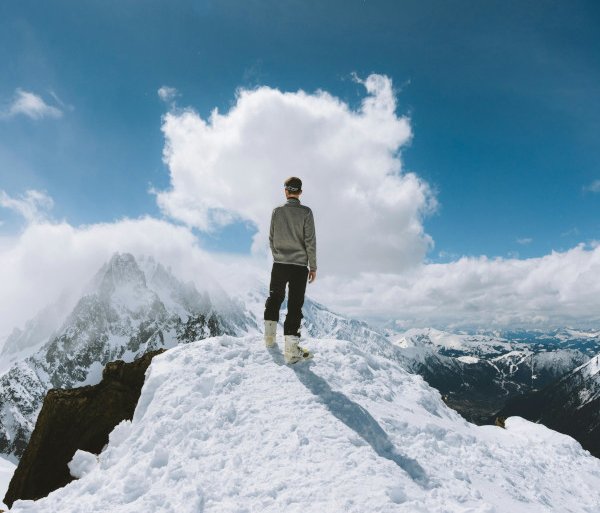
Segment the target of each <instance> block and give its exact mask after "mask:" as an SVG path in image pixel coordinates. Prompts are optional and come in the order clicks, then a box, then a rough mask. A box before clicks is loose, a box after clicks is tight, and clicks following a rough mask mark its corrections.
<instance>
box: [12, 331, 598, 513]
mask: <svg viewBox="0 0 600 513" xmlns="http://www.w3.org/2000/svg"><path fill="white" fill-rule="evenodd" d="M311 349H313V350H314V351H315V353H316V356H315V359H314V360H313V361H311V362H306V363H304V364H297V365H295V366H287V365H285V364H284V363H283V357H282V354H281V351H280V349H278V348H276V349H274V350H272V351H267V350H266V349H264V347H263V342H262V340H261V338H260V337H258V336H245V337H239V338H237V337H232V336H219V337H213V338H209V339H206V340H203V341H199V342H193V343H190V344H187V345H181V346H176V347H174V348H171V349H169V350H168V351H166V352H165V353H163V354H161V355H159V356H156V357H155V358H154V359H153V361H152V364H151V365H150V367H149V368H148V370H147V372H146V380H145V383H144V386H143V388H142V393H141V396H140V399H139V402H138V405H137V407H136V410H135V413H134V416H133V420H132V421H124V422H122V423H121V424H119V425H118V426H117V427H116V428H115V429H114V430H113V432H112V433H111V435H110V441H109V443H108V445H107V446H106V447H105V449H104V450H103V452H102V453H101V454H100V455H99V458H98V461H97V462H96V461H95V458H94V457H93V456H90V455H87V456H86V455H85V454H77V456H76V458H75V459H74V461H73V463H72V465H71V468H72V469H73V470H74V471H75V472H76V473H77V474H78V475H82V477H81V478H80V479H78V480H76V481H73V482H72V483H70V484H69V485H67V486H66V487H64V488H62V489H59V490H56V491H54V492H52V493H51V494H50V495H49V496H48V497H46V498H44V499H40V500H39V501H35V502H33V501H17V502H15V503H14V505H13V508H12V510H11V511H12V512H13V513H25V512H27V513H33V512H49V511H61V512H62V513H71V512H76V511H77V512H79V511H86V512H89V513H93V512H102V513H104V512H105V511H107V510H110V511H111V513H134V512H135V513H138V512H140V511H152V512H156V513H159V512H165V513H166V512H177V513H187V512H189V513H192V512H193V513H197V512H199V511H202V512H204V513H214V512H223V513H224V512H232V511H238V512H241V511H247V512H250V511H261V512H263V511H264V512H270V511H272V512H281V511H286V512H303V513H304V512H328V513H335V512H344V513H350V512H360V513H364V512H366V511H368V512H407V513H408V512H410V513H413V512H419V511H420V512H428V513H436V512H439V513H441V512H447V513H449V512H467V511H469V512H473V513H474V512H481V513H484V512H485V513H492V512H502V511H511V512H515V513H520V512H532V513H533V512H535V513H540V512H549V511H556V512H561V513H563V512H564V513H566V512H589V513H592V512H594V513H596V512H598V511H600V460H598V459H596V458H593V457H591V456H590V455H589V453H588V452H586V451H584V450H582V449H581V446H580V445H579V444H578V443H577V442H576V441H575V440H573V439H572V438H570V437H567V436H564V435H560V434H558V433H556V432H553V431H551V430H549V429H546V428H545V427H544V426H541V425H536V424H532V423H529V422H527V421H525V420H523V419H521V418H518V417H514V418H509V419H508V420H507V423H506V426H507V429H502V428H499V427H495V426H482V427H477V426H474V425H473V424H470V423H468V422H466V421H465V420H464V419H463V418H462V417H460V416H459V415H458V414H457V413H456V412H454V411H453V410H451V409H449V408H448V407H446V406H445V404H444V403H443V402H442V400H441V398H440V395H439V393H438V392H437V391H435V390H434V389H432V388H431V387H429V386H428V385H427V384H426V383H425V382H424V380H423V379H422V378H420V377H419V376H417V375H414V374H410V373H408V372H407V371H405V370H404V369H403V367H402V366H401V364H400V363H398V362H396V361H393V360H391V359H389V358H387V357H385V356H383V355H382V354H381V353H379V352H376V351H367V352H365V351H363V350H362V349H361V347H360V345H359V344H357V343H353V342H347V341H343V340H333V339H318V340H314V341H313V344H312V345H311ZM83 463H85V464H83Z"/></svg>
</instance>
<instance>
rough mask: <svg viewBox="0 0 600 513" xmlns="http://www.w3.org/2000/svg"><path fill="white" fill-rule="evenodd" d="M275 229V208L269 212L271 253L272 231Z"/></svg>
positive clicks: (270, 244) (271, 244)
mask: <svg viewBox="0 0 600 513" xmlns="http://www.w3.org/2000/svg"><path fill="white" fill-rule="evenodd" d="M274 231H275V209H273V212H271V227H270V228H269V246H270V248H271V253H273V233H274Z"/></svg>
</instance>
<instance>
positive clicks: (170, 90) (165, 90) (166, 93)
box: [158, 86, 179, 102]
mask: <svg viewBox="0 0 600 513" xmlns="http://www.w3.org/2000/svg"><path fill="white" fill-rule="evenodd" d="M177 96H179V91H177V89H175V88H174V87H169V86H162V87H161V88H159V90H158V97H159V98H160V99H161V100H162V101H163V102H171V101H173V100H174V99H175V98H176V97H177Z"/></svg>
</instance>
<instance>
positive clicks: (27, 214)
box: [0, 190, 54, 223]
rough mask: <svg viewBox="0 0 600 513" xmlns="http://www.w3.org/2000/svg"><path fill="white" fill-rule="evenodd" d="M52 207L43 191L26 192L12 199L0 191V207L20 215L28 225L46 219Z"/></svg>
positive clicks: (48, 197)
mask: <svg viewBox="0 0 600 513" xmlns="http://www.w3.org/2000/svg"><path fill="white" fill-rule="evenodd" d="M53 206H54V201H53V200H52V198H51V197H50V196H48V194H46V193H45V192H44V191H36V190H28V191H25V194H22V195H21V196H19V197H17V198H13V197H12V196H9V195H8V194H7V193H6V192H5V191H3V190H0V207H3V208H7V209H9V210H12V211H13V212H16V213H17V214H20V215H21V216H23V218H24V219H25V220H26V221H27V222H28V223H35V222H39V221H44V220H46V219H48V212H49V210H51V209H52V207H53Z"/></svg>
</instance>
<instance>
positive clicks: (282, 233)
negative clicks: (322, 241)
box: [269, 198, 317, 271]
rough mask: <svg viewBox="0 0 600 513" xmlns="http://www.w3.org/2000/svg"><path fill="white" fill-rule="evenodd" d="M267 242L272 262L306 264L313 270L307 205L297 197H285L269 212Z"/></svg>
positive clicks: (313, 241) (312, 233) (313, 249)
mask: <svg viewBox="0 0 600 513" xmlns="http://www.w3.org/2000/svg"><path fill="white" fill-rule="evenodd" d="M269 244H270V246H271V252H272V253H273V261H274V262H279V263H282V264H296V265H303V266H306V265H308V267H309V269H310V270H311V271H316V270H317V237H316V235H315V221H314V219H313V213H312V210H311V209H310V208H308V207H307V206H305V205H302V204H301V203H300V200H299V199H297V198H289V199H288V200H287V201H286V202H285V203H284V204H283V205H280V206H278V207H275V208H274V209H273V213H272V214H271V230H270V232H269Z"/></svg>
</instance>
